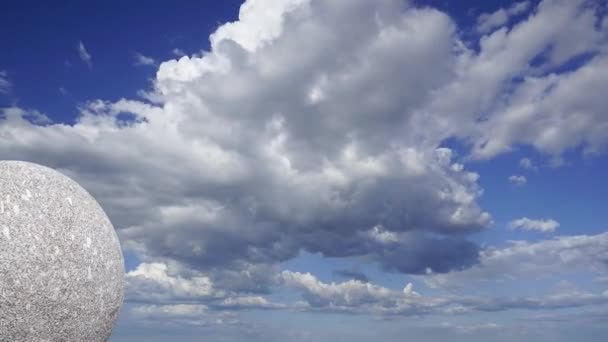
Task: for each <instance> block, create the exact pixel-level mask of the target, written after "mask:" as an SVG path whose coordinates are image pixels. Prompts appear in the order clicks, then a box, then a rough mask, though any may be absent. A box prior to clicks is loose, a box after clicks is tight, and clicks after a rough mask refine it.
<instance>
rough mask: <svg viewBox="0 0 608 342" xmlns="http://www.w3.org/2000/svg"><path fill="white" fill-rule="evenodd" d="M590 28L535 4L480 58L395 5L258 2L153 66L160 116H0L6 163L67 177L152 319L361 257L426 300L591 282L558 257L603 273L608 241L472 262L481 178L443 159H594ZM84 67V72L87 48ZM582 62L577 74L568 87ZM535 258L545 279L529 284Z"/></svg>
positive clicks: (597, 147)
mask: <svg viewBox="0 0 608 342" xmlns="http://www.w3.org/2000/svg"><path fill="white" fill-rule="evenodd" d="M596 22H597V18H596V12H595V8H594V5H593V4H591V5H590V6H587V3H584V2H581V1H576V0H575V1H560V0H552V1H543V2H542V3H540V5H539V6H537V8H535V10H534V11H533V12H532V13H531V14H530V15H529V16H527V18H526V19H525V20H522V21H519V22H517V23H514V24H513V25H512V27H511V28H510V29H507V28H500V29H498V30H495V31H494V32H492V33H490V34H487V35H484V36H482V37H479V40H478V41H475V44H473V45H475V46H479V49H477V48H475V49H473V48H471V47H469V46H470V44H468V43H465V41H464V40H463V39H461V37H460V36H459V32H461V28H459V27H457V26H456V23H454V21H453V20H452V19H451V18H450V17H449V16H448V15H446V14H445V13H442V12H440V11H438V10H435V9H432V8H428V7H425V8H416V7H414V6H404V5H403V3H402V1H397V0H394V1H393V0H381V1H343V2H335V1H313V0H311V1H274V2H265V3H264V4H262V3H261V2H257V1H248V2H246V3H245V4H244V5H243V6H242V7H241V12H240V14H239V20H238V21H235V22H233V23H227V24H224V25H221V26H220V27H219V28H218V29H217V31H216V32H215V33H214V34H212V36H211V37H210V41H211V47H210V49H209V51H207V52H205V53H203V54H201V55H194V56H183V57H181V58H179V59H175V60H168V61H164V62H162V63H160V65H159V67H158V71H157V73H156V79H155V80H154V86H153V89H150V90H149V92H148V94H149V95H150V96H149V97H148V99H154V101H150V102H148V101H137V100H131V99H121V100H118V101H116V102H107V101H103V100H95V101H91V102H89V103H88V104H86V105H83V106H82V107H81V108H80V109H81V112H80V115H79V117H78V118H76V119H75V122H74V123H73V124H67V123H50V122H46V123H40V122H38V123H36V122H33V121H32V120H31V118H33V117H37V116H38V117H40V116H41V115H42V114H40V113H38V112H35V111H28V110H24V109H21V108H16V107H12V108H3V109H1V113H2V115H1V116H0V158H2V159H21V160H29V161H33V162H38V163H41V164H45V165H48V166H51V167H54V168H57V169H60V170H61V171H62V172H64V173H66V174H68V175H69V176H72V177H73V178H75V179H77V180H78V181H79V182H80V183H81V184H83V186H85V187H86V188H87V189H88V190H89V191H90V192H91V193H92V194H93V195H94V196H95V197H96V198H97V199H99V201H100V203H101V204H102V205H103V207H104V208H105V209H106V211H107V212H108V214H109V216H110V218H111V219H112V222H113V223H114V225H115V226H116V228H117V230H118V233H119V235H120V238H121V241H122V242H123V246H124V248H125V249H126V250H128V251H130V252H132V253H134V254H135V255H136V256H137V258H138V259H139V260H141V262H142V264H141V265H140V266H139V267H138V268H136V269H135V270H134V271H132V272H131V273H130V274H129V276H128V282H129V285H128V286H129V293H130V298H132V299H133V301H139V302H138V304H141V305H149V304H154V305H160V304H159V303H163V305H179V304H184V302H186V301H190V302H196V303H197V305H204V306H205V307H206V308H207V310H212V311H213V310H220V309H219V308H221V306H222V305H225V306H226V305H227V306H231V307H235V306H237V305H245V304H247V305H249V306H252V305H258V306H260V307H268V304H267V303H266V302H268V303H271V301H270V300H269V299H268V298H269V297H266V296H267V294H269V293H271V292H272V290H273V288H274V287H275V286H277V274H282V273H280V272H279V271H278V267H279V266H278V265H280V263H281V262H284V261H287V260H290V259H292V258H295V257H296V256H297V255H298V254H299V253H300V252H301V251H307V252H310V253H319V254H320V255H322V256H324V257H335V258H348V257H362V256H364V257H366V258H368V259H369V260H372V261H373V262H375V263H376V264H377V265H378V266H380V267H381V269H383V270H385V271H392V272H401V273H413V274H420V276H417V277H422V278H424V279H426V280H428V281H429V282H431V283H436V284H444V283H445V284H447V283H458V282H460V281H463V280H468V281H471V280H475V279H480V278H488V279H500V278H502V277H504V276H505V275H507V274H515V275H530V274H534V275H536V273H535V272H538V273H539V274H546V273H552V272H559V270H558V269H557V268H555V266H552V265H553V264H554V262H555V260H558V259H559V260H561V259H560V258H562V257H563V258H564V259H563V260H562V261H560V262H561V263H562V265H561V266H564V265H566V266H568V267H570V266H572V265H578V266H581V267H592V268H593V267H601V265H602V264H601V263H600V262H599V259H598V257H597V256H593V255H591V254H587V252H586V251H584V250H583V249H580V250H579V249H576V248H571V247H567V246H564V245H562V244H565V242H566V240H567V242H568V243H569V244H575V245H576V244H580V245H584V246H588V250H589V251H593V252H595V253H596V254H601V252H602V251H603V249H602V246H598V245H597V244H598V243H600V241H602V240H603V237H602V236H600V237H596V238H595V239H594V240H593V241H592V240H590V239H587V238H586V237H568V238H566V237H563V238H559V239H555V240H548V241H543V242H539V243H537V244H532V243H524V242H520V243H515V244H513V245H511V246H509V247H507V248H505V249H502V250H498V249H482V248H480V247H479V246H478V245H477V244H476V243H474V242H472V241H470V240H469V239H468V237H469V236H470V235H471V234H473V233H475V232H479V231H482V230H484V229H486V228H487V227H488V226H489V225H490V224H491V223H492V216H491V215H490V213H488V212H486V211H485V210H484V209H483V208H482V207H481V206H480V204H479V199H480V197H481V196H482V194H483V189H482V188H481V187H480V185H479V183H478V179H479V175H478V174H477V173H475V172H472V171H470V170H468V169H467V167H465V165H463V164H462V162H461V161H460V160H456V159H457V158H456V157H455V152H454V151H452V150H450V149H448V148H445V147H444V142H445V141H446V140H448V139H456V140H458V141H462V142H463V146H464V148H463V151H459V154H461V155H463V158H459V159H461V160H470V159H471V158H473V159H490V158H493V157H495V156H497V155H499V154H501V153H506V152H508V151H510V150H511V149H513V146H517V145H520V144H527V145H530V146H532V147H533V148H535V149H536V150H538V151H540V152H541V153H546V154H549V155H551V156H559V155H561V154H562V153H563V152H564V151H567V150H568V149H571V148H573V147H576V146H580V145H581V144H583V145H584V148H583V150H584V151H585V152H587V153H592V152H598V153H599V152H601V151H603V148H604V145H605V142H606V141H608V136H607V135H606V133H605V132H608V130H607V129H605V126H606V124H607V123H608V121H607V120H608V119H606V116H605V115H604V107H605V106H604V102H605V101H604V97H605V96H604V95H603V93H602V89H604V88H606V87H605V86H603V85H604V84H605V83H606V82H608V74H606V70H608V68H607V67H606V65H605V64H606V63H607V61H608V57H607V55H606V49H605V46H604V45H605V44H604V39H605V36H606V32H605V31H606V30H605V28H604V27H603V26H598V25H596ZM79 53H80V56H81V58H82V59H83V61H85V63H87V64H89V65H90V64H91V56H90V55H89V54H88V52H87V51H86V50H85V48H84V45H83V44H82V42H80V44H79ZM580 56H589V58H588V59H585V60H584V62H582V66H581V67H580V68H576V69H574V70H569V69H568V68H564V67H563V66H564V65H566V64H567V63H568V62H569V61H571V60H572V59H573V58H576V57H580ZM564 70H567V71H564ZM125 117H127V118H128V119H125ZM159 137H162V139H159ZM580 240H584V241H583V242H581V241H580ZM530 249H532V250H535V249H538V250H539V253H537V257H536V259H534V263H526V262H522V260H523V261H530V259H529V258H530V256H529V253H528V252H529V250H530ZM544 251H546V253H544V254H543V253H542V252H544ZM427 271H429V273H430V274H429V275H423V274H426V273H427ZM533 271H534V272H533ZM442 273H444V274H442ZM285 277H290V278H289V279H290V280H289V281H288V282H284V284H290V285H289V286H294V287H296V288H299V289H301V290H302V291H304V292H305V293H309V294H308V296H310V303H309V304H308V305H311V306H314V305H313V304H317V306H318V307H327V306H331V305H330V304H329V303H331V302H332V301H336V302H339V303H341V308H345V307H349V306H348V305H350V304H349V303H359V304H362V305H365V300H370V301H372V302H375V303H383V302H384V303H393V304H394V303H395V300H396V299H395V298H400V299H399V301H400V302H399V303H397V304H395V305H393V306H389V307H390V308H391V309H390V310H388V309H386V310H385V309H382V305H380V306H379V307H377V308H378V309H379V310H380V312H384V311H391V312H394V313H408V312H409V313H412V314H413V313H420V312H427V311H432V310H433V308H435V307H437V306H439V305H443V304H441V303H444V302H446V301H447V299H441V300H440V301H439V302H437V301H434V299H433V300H431V301H430V302H424V303H418V301H421V300H422V299H420V298H418V297H416V298H417V299H412V298H414V297H407V296H406V295H405V293H404V292H403V291H401V290H399V291H395V290H390V291H388V292H386V291H385V290H383V289H382V288H381V287H377V285H366V284H367V283H363V282H356V281H355V282H351V283H348V282H346V283H345V284H346V285H344V284H343V285H340V284H342V283H339V284H334V285H331V286H330V285H329V284H326V285H327V286H324V285H322V284H318V283H317V282H316V281H317V280H315V279H316V278H315V279H310V277H305V276H303V275H294V274H291V275H289V276H287V275H285V276H284V277H283V278H285ZM306 284H312V285H310V286H309V285H306ZM317 289H320V290H318V291H321V292H318V291H317ZM410 290H411V288H410ZM410 290H408V291H406V292H410ZM412 291H413V290H412ZM344 293H350V295H352V296H354V297H348V298H347V297H346V296H345V295H344ZM384 293H388V294H387V295H384ZM411 293H413V292H411ZM350 295H349V296H350ZM145 298H149V299H153V300H155V301H157V303H143V302H144V301H145ZM260 298H266V299H260ZM404 298H405V299H404ZM265 301H266V302H265ZM357 301H359V302H357ZM361 301H363V302H361ZM391 301H392V302H391ZM448 302H450V303H453V302H452V301H448ZM222 303H223V304H222ZM353 305H354V304H353ZM472 305H473V304H470V305H469V306H468V307H471V306H472ZM479 305H481V304H479ZM271 306H272V305H271ZM355 306H356V305H355ZM454 306H456V304H454ZM152 308H153V309H150V310H156V309H158V310H164V309H166V308H155V307H152ZM452 309H454V308H452ZM172 310H173V309H172ZM374 310H376V307H374ZM383 310H384V311H383ZM446 310H447V309H446Z"/></svg>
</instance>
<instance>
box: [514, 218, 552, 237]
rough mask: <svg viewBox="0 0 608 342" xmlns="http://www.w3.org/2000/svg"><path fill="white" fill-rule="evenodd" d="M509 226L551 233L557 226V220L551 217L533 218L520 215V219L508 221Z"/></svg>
mask: <svg viewBox="0 0 608 342" xmlns="http://www.w3.org/2000/svg"><path fill="white" fill-rule="evenodd" d="M509 227H510V228H511V229H521V230H536V231H539V232H544V233H552V232H554V231H555V230H556V229H557V227H559V222H557V221H555V220H553V219H541V220H533V219H529V218H527V217H522V218H520V219H517V220H513V221H511V222H510V223H509Z"/></svg>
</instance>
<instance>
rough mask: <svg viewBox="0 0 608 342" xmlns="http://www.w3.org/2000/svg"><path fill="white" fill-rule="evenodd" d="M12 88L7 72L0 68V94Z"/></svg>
mask: <svg viewBox="0 0 608 342" xmlns="http://www.w3.org/2000/svg"><path fill="white" fill-rule="evenodd" d="M11 88H12V84H11V82H10V81H9V80H8V73H7V72H6V71H4V70H0V94H7V93H8V92H10V90H11Z"/></svg>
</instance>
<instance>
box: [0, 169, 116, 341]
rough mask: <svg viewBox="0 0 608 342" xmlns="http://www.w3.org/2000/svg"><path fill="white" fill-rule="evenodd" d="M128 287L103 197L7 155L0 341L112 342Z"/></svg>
mask: <svg viewBox="0 0 608 342" xmlns="http://www.w3.org/2000/svg"><path fill="white" fill-rule="evenodd" d="M123 287H124V260H123V256H122V252H121V249H120V244H119V241H118V237H117V235H116V232H115V231H114V228H113V227H112V224H111V223H110V220H109V219H108V217H107V216H106V214H105V213H104V211H103V209H102V208H101V207H100V206H99V204H98V203H97V201H95V199H94V198H93V197H92V196H91V195H89V194H88V193H87V192H86V191H85V190H84V189H83V188H82V187H80V186H79V185H78V184H77V183H76V182H74V181H73V180H71V179H70V178H68V177H66V176H64V175H62V174H61V173H59V172H57V171H54V170H52V169H49V168H46V167H43V166H40V165H36V164H32V163H26V162H17V161H0V341H11V342H17V341H19V342H20V341H28V342H31V341H49V342H50V341H63V342H72V341H74V342H83V341H87V342H89V341H90V342H97V341H107V340H108V338H109V336H110V334H111V332H112V326H113V324H114V322H115V320H116V318H117V317H118V312H119V310H120V306H121V304H122V299H123Z"/></svg>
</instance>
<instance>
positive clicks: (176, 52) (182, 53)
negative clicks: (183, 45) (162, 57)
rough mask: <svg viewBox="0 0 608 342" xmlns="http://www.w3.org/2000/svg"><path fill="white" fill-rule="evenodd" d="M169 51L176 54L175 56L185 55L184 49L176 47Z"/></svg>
mask: <svg viewBox="0 0 608 342" xmlns="http://www.w3.org/2000/svg"><path fill="white" fill-rule="evenodd" d="M171 53H172V54H173V55H175V56H177V57H182V56H185V55H186V53H185V52H184V50H182V49H178V48H175V49H173V50H171Z"/></svg>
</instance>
